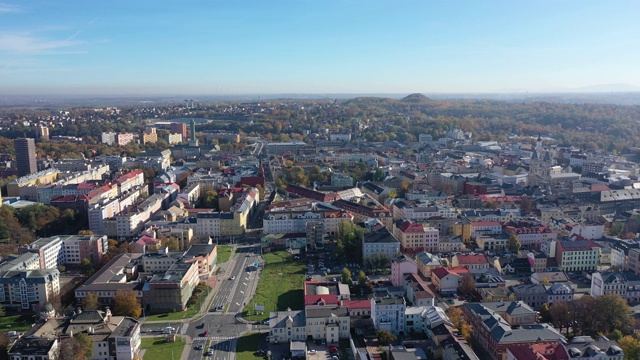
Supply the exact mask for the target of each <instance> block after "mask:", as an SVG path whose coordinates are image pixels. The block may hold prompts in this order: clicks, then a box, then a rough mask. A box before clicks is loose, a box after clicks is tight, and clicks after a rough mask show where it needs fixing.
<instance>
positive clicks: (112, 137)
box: [100, 132, 116, 146]
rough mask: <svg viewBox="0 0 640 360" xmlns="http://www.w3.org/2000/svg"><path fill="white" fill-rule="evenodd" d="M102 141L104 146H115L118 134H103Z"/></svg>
mask: <svg viewBox="0 0 640 360" xmlns="http://www.w3.org/2000/svg"><path fill="white" fill-rule="evenodd" d="M100 140H101V141H102V143H103V144H107V145H110V146H111V145H114V144H115V143H116V133H114V132H103V133H102V134H101V135H100Z"/></svg>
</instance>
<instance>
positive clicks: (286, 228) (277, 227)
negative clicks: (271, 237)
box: [263, 210, 353, 235]
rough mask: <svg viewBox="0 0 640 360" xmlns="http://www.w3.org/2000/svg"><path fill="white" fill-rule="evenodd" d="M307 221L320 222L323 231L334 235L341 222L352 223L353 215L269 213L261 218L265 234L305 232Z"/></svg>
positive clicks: (345, 212)
mask: <svg viewBox="0 0 640 360" xmlns="http://www.w3.org/2000/svg"><path fill="white" fill-rule="evenodd" d="M309 221H322V222H323V223H324V231H325V233H327V234H329V235H335V234H337V233H338V231H339V229H340V224H341V223H342V222H343V221H347V222H353V215H351V214H350V213H349V212H347V211H344V210H332V211H271V212H268V213H266V214H265V215H264V217H263V228H264V229H263V232H264V233H265V234H286V233H302V232H306V225H307V222H309Z"/></svg>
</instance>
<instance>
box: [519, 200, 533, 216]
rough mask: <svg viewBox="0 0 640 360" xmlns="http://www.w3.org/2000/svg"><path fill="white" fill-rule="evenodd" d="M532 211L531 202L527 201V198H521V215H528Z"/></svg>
mask: <svg viewBox="0 0 640 360" xmlns="http://www.w3.org/2000/svg"><path fill="white" fill-rule="evenodd" d="M532 209H533V204H532V203H531V200H529V198H527V197H523V198H522V199H521V200H520V211H521V212H522V213H523V214H528V213H530V212H531V210H532Z"/></svg>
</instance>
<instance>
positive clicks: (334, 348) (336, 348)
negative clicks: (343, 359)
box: [327, 345, 338, 352]
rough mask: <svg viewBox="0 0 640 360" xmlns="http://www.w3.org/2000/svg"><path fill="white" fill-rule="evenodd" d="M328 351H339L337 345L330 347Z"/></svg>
mask: <svg viewBox="0 0 640 360" xmlns="http://www.w3.org/2000/svg"><path fill="white" fill-rule="evenodd" d="M327 349H329V351H332V352H333V351H338V347H337V346H335V345H329V347H327Z"/></svg>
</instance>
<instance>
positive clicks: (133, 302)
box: [113, 290, 142, 319]
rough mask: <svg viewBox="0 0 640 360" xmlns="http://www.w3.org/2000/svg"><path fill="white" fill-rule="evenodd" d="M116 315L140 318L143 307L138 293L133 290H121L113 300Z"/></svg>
mask: <svg viewBox="0 0 640 360" xmlns="http://www.w3.org/2000/svg"><path fill="white" fill-rule="evenodd" d="M113 301H114V305H115V308H114V311H113V313H114V314H115V315H120V316H131V317H133V318H136V319H137V318H139V317H140V315H142V307H141V306H140V302H138V297H137V293H136V292H135V291H133V290H121V291H118V292H117V293H116V296H114V298H113Z"/></svg>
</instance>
